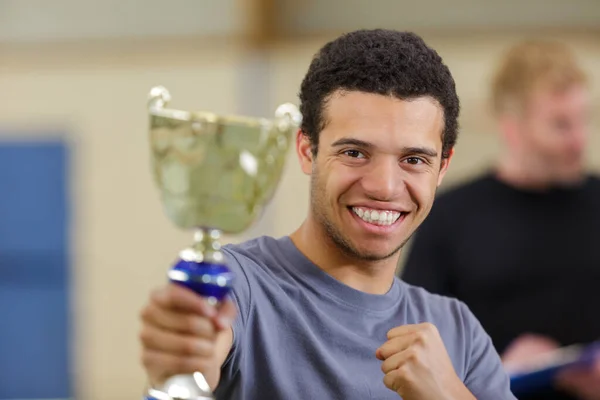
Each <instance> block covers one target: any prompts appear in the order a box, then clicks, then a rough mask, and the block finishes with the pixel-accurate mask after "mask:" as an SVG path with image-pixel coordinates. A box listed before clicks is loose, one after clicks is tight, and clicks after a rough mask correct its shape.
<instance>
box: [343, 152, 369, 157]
mask: <svg viewBox="0 0 600 400" xmlns="http://www.w3.org/2000/svg"><path fill="white" fill-rule="evenodd" d="M344 154H345V155H347V156H348V157H352V158H365V155H364V154H363V153H361V152H360V151H358V150H346V151H344Z"/></svg>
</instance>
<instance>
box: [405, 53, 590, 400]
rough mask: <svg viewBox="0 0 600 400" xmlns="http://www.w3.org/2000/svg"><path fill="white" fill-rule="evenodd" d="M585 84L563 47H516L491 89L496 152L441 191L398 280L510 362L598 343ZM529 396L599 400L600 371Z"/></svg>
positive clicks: (563, 379) (575, 374)
mask: <svg viewBox="0 0 600 400" xmlns="http://www.w3.org/2000/svg"><path fill="white" fill-rule="evenodd" d="M589 96H590V95H589V92H588V84H587V78H586V76H585V74H584V72H583V71H582V69H581V68H580V66H579V65H578V64H577V62H576V60H575V57H574V55H573V53H572V52H571V51H570V49H569V48H568V47H566V46H565V45H563V44H560V43H556V42H551V41H527V42H522V43H519V44H518V45H516V46H514V47H512V48H511V49H510V50H509V51H508V53H507V54H506V55H505V57H504V59H503V60H502V62H501V63H500V65H499V68H498V70H497V71H496V75H495V78H494V81H493V85H492V100H493V110H494V112H495V117H496V120H497V126H498V128H499V131H500V134H501V138H502V142H503V145H504V146H503V147H504V148H503V152H502V153H501V156H500V157H499V159H498V160H497V162H496V164H495V167H494V168H493V169H491V170H489V171H487V172H486V173H485V174H484V175H483V176H480V177H479V178H477V179H475V180H473V181H471V182H468V183H466V184H462V185H460V186H458V187H454V188H452V189H450V190H446V191H445V192H444V193H441V194H440V195H439V196H438V198H437V199H436V202H435V206H434V207H433V209H432V211H431V214H430V216H429V217H428V219H427V220H426V221H425V222H424V223H423V225H422V226H421V227H420V228H419V229H418V231H417V232H416V234H415V237H414V240H413V243H412V244H411V248H410V253H409V254H408V255H407V259H406V263H405V266H404V268H403V270H402V272H401V275H402V278H403V280H404V281H406V282H408V283H410V284H414V285H418V286H422V287H424V288H425V289H428V290H429V291H431V292H434V293H439V294H443V295H447V296H453V297H456V298H458V299H460V300H462V301H464V302H465V303H466V304H467V305H468V306H469V307H470V308H471V310H472V311H473V313H474V314H475V315H476V317H478V319H479V320H480V321H481V323H482V325H483V326H484V328H485V329H486V331H487V332H488V333H489V334H490V336H491V337H492V340H493V343H494V345H495V347H496V349H497V351H498V352H499V353H500V354H501V355H502V358H503V362H504V365H505V366H506V367H509V366H510V367H515V366H519V365H521V364H523V363H525V362H526V361H527V360H528V359H532V357H534V356H536V355H539V354H540V353H543V352H546V351H549V350H552V349H556V348H558V347H562V346H566V345H570V344H576V343H587V342H591V341H595V340H597V339H599V338H600V318H599V311H598V306H599V305H600V287H599V286H598V284H599V283H600V243H599V241H598V239H599V238H600V181H599V180H598V178H597V177H595V176H592V175H591V174H590V173H588V172H586V170H585V166H584V150H585V148H586V143H587V139H588V129H589V127H588V118H589V116H590V104H589V103H590V99H589ZM521 398H526V399H537V398H540V399H541V398H543V399H546V400H554V399H585V400H591V399H600V365H598V366H597V367H596V368H595V369H594V368H591V369H587V370H579V371H569V372H566V373H564V374H563V375H559V377H558V378H557V379H556V382H555V385H554V387H552V388H548V389H547V390H546V391H545V392H544V393H539V394H535V395H533V394H532V395H531V396H529V397H521Z"/></svg>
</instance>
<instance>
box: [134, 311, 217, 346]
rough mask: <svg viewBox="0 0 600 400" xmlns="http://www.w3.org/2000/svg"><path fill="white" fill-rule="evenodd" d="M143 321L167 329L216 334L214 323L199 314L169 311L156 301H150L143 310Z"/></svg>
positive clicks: (211, 335)
mask: <svg viewBox="0 0 600 400" xmlns="http://www.w3.org/2000/svg"><path fill="white" fill-rule="evenodd" d="M141 318H142V321H144V322H145V323H146V324H149V325H153V326H155V327H157V328H161V329H164V330H167V331H173V332H178V333H182V334H187V335H193V336H199V337H204V338H207V339H213V338H214V337H215V336H216V334H217V331H216V327H215V325H214V323H213V322H212V321H211V320H210V319H207V318H205V317H200V316H198V315H197V314H191V313H182V312H178V311H169V310H168V309H165V308H161V307H159V306H157V305H156V304H155V303H150V304H149V305H148V306H146V307H145V308H144V310H142V314H141Z"/></svg>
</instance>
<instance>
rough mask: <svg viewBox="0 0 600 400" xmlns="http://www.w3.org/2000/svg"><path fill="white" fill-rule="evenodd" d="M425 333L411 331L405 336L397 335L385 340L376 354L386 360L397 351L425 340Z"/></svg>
mask: <svg viewBox="0 0 600 400" xmlns="http://www.w3.org/2000/svg"><path fill="white" fill-rule="evenodd" d="M423 340H424V339H423V335H422V334H421V333H420V332H419V331H416V332H411V333H410V334H406V335H404V336H397V337H395V338H393V339H390V340H388V341H387V342H385V343H384V344H383V345H382V346H381V347H380V348H378V349H377V353H376V356H377V358H378V359H380V360H385V359H387V358H389V357H391V356H392V355H394V354H396V353H400V352H401V351H404V350H406V349H408V348H409V347H411V346H414V345H415V344H418V343H421V342H422V341H423Z"/></svg>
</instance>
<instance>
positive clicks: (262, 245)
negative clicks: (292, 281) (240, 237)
mask: <svg viewBox="0 0 600 400" xmlns="http://www.w3.org/2000/svg"><path fill="white" fill-rule="evenodd" d="M281 240H282V239H276V238H273V237H271V236H259V237H257V238H254V239H250V240H247V241H244V242H240V243H231V244H227V245H225V246H223V252H224V253H225V255H226V256H228V258H229V259H230V260H234V261H235V262H237V263H238V264H240V265H241V267H242V268H244V267H245V266H246V264H260V265H264V264H268V263H269V261H270V260H272V259H274V258H276V257H277V256H278V255H279V254H280V253H281V252H282V251H283V249H282V245H281Z"/></svg>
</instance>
